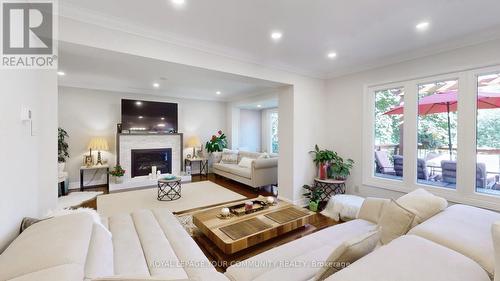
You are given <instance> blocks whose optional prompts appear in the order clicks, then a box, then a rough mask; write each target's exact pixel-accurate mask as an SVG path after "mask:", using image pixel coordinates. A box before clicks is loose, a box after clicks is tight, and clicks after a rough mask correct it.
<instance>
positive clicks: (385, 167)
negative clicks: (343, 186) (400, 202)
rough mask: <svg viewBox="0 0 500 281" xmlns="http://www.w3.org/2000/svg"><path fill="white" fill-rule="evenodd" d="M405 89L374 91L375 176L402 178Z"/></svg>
mask: <svg viewBox="0 0 500 281" xmlns="http://www.w3.org/2000/svg"><path fill="white" fill-rule="evenodd" d="M403 101H404V89H403V88H394V89H386V90H380V91H376V92H375V132H374V133H375V147H374V154H375V158H374V159H375V167H374V173H375V176H376V177H381V178H388V179H393V180H402V178H403V156H402V155H403V117H404V102H403Z"/></svg>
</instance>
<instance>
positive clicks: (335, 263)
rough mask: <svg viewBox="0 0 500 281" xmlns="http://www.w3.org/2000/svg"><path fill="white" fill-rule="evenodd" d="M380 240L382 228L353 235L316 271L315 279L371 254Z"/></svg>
mask: <svg viewBox="0 0 500 281" xmlns="http://www.w3.org/2000/svg"><path fill="white" fill-rule="evenodd" d="M379 240H380V228H377V229H375V230H373V231H371V232H368V233H365V234H361V235H358V236H355V237H353V238H352V239H349V240H347V241H345V242H344V243H342V244H341V245H340V246H339V247H338V248H336V249H335V250H333V252H332V253H331V254H330V256H328V259H327V260H326V262H325V264H324V265H323V266H322V267H321V269H320V270H319V272H318V273H316V276H315V280H324V279H326V278H327V277H329V276H330V275H332V274H334V273H335V272H337V271H339V270H342V269H343V268H345V267H347V266H348V265H350V264H351V263H353V262H355V261H357V260H358V259H360V258H362V257H364V256H366V255H367V254H369V253H370V252H371V251H373V249H375V247H376V246H377V244H378V242H379Z"/></svg>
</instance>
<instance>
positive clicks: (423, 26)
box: [415, 21, 431, 31]
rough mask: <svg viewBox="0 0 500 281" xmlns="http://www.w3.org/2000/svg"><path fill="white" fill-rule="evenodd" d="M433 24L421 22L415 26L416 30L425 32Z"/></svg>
mask: <svg viewBox="0 0 500 281" xmlns="http://www.w3.org/2000/svg"><path fill="white" fill-rule="evenodd" d="M430 25H431V24H430V23H429V22H428V21H424V22H421V23H419V24H417V25H416V26H415V28H416V29H417V30H419V31H424V30H427V29H428V28H429V26H430Z"/></svg>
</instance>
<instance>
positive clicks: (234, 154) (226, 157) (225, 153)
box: [221, 148, 238, 164]
mask: <svg viewBox="0 0 500 281" xmlns="http://www.w3.org/2000/svg"><path fill="white" fill-rule="evenodd" d="M221 163H222V164H238V150H230V149H226V148H224V150H222V158H221Z"/></svg>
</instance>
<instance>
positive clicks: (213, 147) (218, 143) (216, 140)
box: [205, 130, 227, 153]
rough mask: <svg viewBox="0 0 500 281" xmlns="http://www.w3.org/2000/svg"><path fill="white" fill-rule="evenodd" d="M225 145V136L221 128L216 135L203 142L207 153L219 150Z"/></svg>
mask: <svg viewBox="0 0 500 281" xmlns="http://www.w3.org/2000/svg"><path fill="white" fill-rule="evenodd" d="M226 147H227V138H226V135H225V134H224V133H223V132H222V131H221V130H219V131H218V132H217V135H213V136H212V138H211V139H210V140H209V141H207V143H206V144H205V148H206V149H207V151H208V153H213V152H220V151H222V150H223V149H224V148H226Z"/></svg>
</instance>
